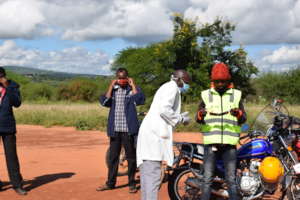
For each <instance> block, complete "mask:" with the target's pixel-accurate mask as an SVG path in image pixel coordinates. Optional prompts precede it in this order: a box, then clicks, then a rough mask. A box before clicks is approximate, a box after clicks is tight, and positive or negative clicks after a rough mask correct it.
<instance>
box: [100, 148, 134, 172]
mask: <svg viewBox="0 0 300 200" xmlns="http://www.w3.org/2000/svg"><path fill="white" fill-rule="evenodd" d="M109 154H110V148H109V147H108V148H107V150H106V155H105V164H106V167H107V168H108V163H109ZM119 159H120V160H119V169H118V176H125V175H127V174H128V164H127V160H126V156H125V149H124V147H122V149H121V152H120V157H119Z"/></svg>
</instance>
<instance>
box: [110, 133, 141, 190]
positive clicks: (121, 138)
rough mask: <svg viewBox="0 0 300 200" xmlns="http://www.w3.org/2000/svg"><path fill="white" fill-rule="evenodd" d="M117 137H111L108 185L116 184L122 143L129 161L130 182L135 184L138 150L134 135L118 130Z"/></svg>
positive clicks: (130, 184)
mask: <svg viewBox="0 0 300 200" xmlns="http://www.w3.org/2000/svg"><path fill="white" fill-rule="evenodd" d="M116 134H117V136H116V137H110V147H109V148H110V157H109V164H108V165H109V166H108V167H109V169H108V179H107V182H106V184H107V185H108V186H112V187H113V186H115V184H116V181H117V175H118V167H119V156H120V152H121V147H122V145H123V146H124V148H125V155H126V160H127V162H128V184H129V186H132V185H134V184H135V180H134V175H135V171H136V151H135V145H134V136H130V135H128V133H123V132H118V133H116Z"/></svg>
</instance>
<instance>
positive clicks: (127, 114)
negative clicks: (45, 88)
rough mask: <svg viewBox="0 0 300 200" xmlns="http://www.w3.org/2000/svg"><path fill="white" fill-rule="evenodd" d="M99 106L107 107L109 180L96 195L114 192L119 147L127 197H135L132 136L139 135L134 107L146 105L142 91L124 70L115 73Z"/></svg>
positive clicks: (134, 154)
mask: <svg viewBox="0 0 300 200" xmlns="http://www.w3.org/2000/svg"><path fill="white" fill-rule="evenodd" d="M100 103H101V105H102V106H105V107H109V108H110V111H109V116H108V124H107V135H108V137H109V140H110V146H109V148H110V154H109V163H108V167H109V169H108V178H107V181H106V183H105V184H104V185H102V186H99V187H98V188H97V189H96V190H97V191H104V190H111V189H114V188H115V185H116V181H117V174H118V165H119V156H120V152H121V147H122V145H123V146H124V149H125V155H126V159H127V161H128V185H129V193H136V192H137V187H136V183H135V179H134V178H135V172H136V149H135V138H134V137H135V136H136V135H137V134H138V130H139V121H138V117H137V111H136V106H138V105H143V104H144V103H145V96H144V94H143V92H142V90H141V89H140V88H139V87H137V86H136V85H135V83H134V80H133V79H132V78H130V77H128V71H127V69H125V68H119V69H117V71H116V79H114V80H112V81H111V83H110V85H109V87H108V90H107V92H106V94H105V95H101V96H100Z"/></svg>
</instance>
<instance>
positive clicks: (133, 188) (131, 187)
mask: <svg viewBox="0 0 300 200" xmlns="http://www.w3.org/2000/svg"><path fill="white" fill-rule="evenodd" d="M136 192H137V188H136V186H135V185H130V186H129V193H136Z"/></svg>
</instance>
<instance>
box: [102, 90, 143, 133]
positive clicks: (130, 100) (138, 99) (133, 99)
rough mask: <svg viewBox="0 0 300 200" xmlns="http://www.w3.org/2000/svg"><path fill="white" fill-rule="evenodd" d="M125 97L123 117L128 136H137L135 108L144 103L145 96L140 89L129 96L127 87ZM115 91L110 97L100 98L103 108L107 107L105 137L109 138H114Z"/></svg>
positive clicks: (137, 127) (137, 122) (103, 96)
mask: <svg viewBox="0 0 300 200" xmlns="http://www.w3.org/2000/svg"><path fill="white" fill-rule="evenodd" d="M126 90H127V91H126V97H125V116H126V120H127V125H128V134H129V135H137V133H138V131H139V121H138V117H137V111H136V106H138V105H143V104H144V103H145V95H144V94H143V92H142V90H141V89H140V88H137V91H138V92H137V93H136V94H135V95H131V94H130V92H131V87H129V86H127V88H126ZM115 91H116V90H113V91H112V97H111V98H107V97H106V96H105V95H101V96H100V99H99V101H100V104H101V105H102V106H105V107H109V108H110V110H109V115H108V123H107V135H108V136H109V137H114V136H116V134H115V131H114V125H115V104H116V102H115Z"/></svg>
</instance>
